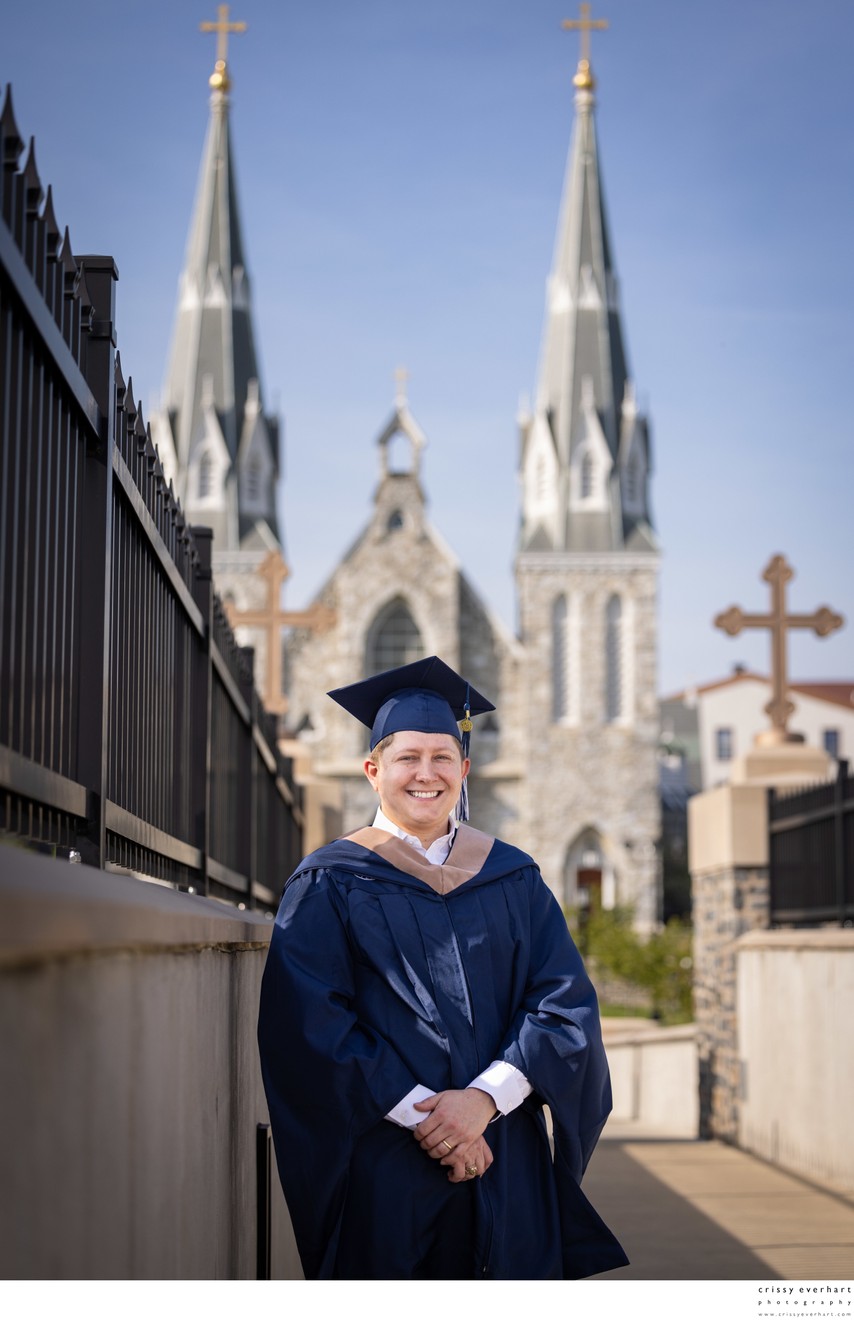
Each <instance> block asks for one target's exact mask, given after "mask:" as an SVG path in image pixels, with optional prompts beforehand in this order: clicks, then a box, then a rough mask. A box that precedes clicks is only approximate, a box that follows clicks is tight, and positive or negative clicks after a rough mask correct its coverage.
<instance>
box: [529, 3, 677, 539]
mask: <svg viewBox="0 0 854 1321" xmlns="http://www.w3.org/2000/svg"><path fill="white" fill-rule="evenodd" d="M563 26H564V28H568V29H580V31H581V58H580V60H579V63H578V69H577V72H576V74H575V77H574V79H573V82H574V85H575V89H576V91H575V124H574V128H573V135H572V142H571V144H570V149H569V157H568V161H567V168H566V177H565V182H564V191H563V199H562V203H561V211H560V218H559V222H558V230H557V238H556V242H555V250H554V257H553V261H552V268H551V273H550V276H549V280H548V284H547V292H546V312H545V322H544V327H543V335H542V340H541V347H540V362H539V371H538V380H537V393H536V398H535V405H534V411H533V414H532V415H530V416H526V417H524V418H523V419H522V458H521V467H522V478H523V492H524V494H523V510H522V531H521V547H520V548H521V549H522V550H525V549H528V548H530V549H554V550H579V551H583V550H589V551H602V550H620V549H623V548H626V547H631V548H632V549H635V548H642V547H643V546H647V547H649V548H652V547H653V545H654V541H653V538H652V533H651V528H650V526H649V524H650V516H649V508H648V497H647V487H648V473H649V467H650V459H649V442H648V433H647V427H646V422H645V420H644V419H643V418H641V417H640V416H639V415H638V413H637V409H636V406H635V400H634V390H633V387H632V384H631V381H630V378H629V373H628V366H627V362H626V354H625V349H624V344H623V329H622V322H621V316H620V308H619V301H618V290H617V279H616V274H615V269H614V262H613V257H612V248H611V240H610V235H609V230H608V223H607V218H606V213H605V202H604V196H603V190H602V177H601V172H600V167H599V149H598V143H597V138H596V123H595V116H594V109H595V96H594V89H595V80H594V78H593V72H592V68H591V63H590V47H589V41H590V31H591V29H595V28H605V27H607V22H606V21H605V20H603V19H591V18H590V5H589V4H582V5H581V18H580V19H568V20H565V21H564V24H563Z"/></svg>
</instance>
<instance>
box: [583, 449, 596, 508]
mask: <svg viewBox="0 0 854 1321" xmlns="http://www.w3.org/2000/svg"><path fill="white" fill-rule="evenodd" d="M595 481H596V468H595V464H594V462H593V455H592V454H591V453H590V450H586V451H585V453H584V455H583V457H582V460H581V498H582V500H589V499H590V497H591V495H592V494H593V487H594V484H595Z"/></svg>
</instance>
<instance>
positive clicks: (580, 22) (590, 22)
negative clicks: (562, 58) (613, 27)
mask: <svg viewBox="0 0 854 1321" xmlns="http://www.w3.org/2000/svg"><path fill="white" fill-rule="evenodd" d="M578 7H579V9H580V10H581V17H580V18H565V19H564V20H563V22H562V23H561V27H562V28H566V29H567V30H568V31H572V30H574V29H579V28H580V30H581V59H582V60H583V61H584V62H585V63H586V64H589V63H590V32H591V30H592V29H593V28H606V27H607V26H608V20H607V18H591V17H590V5H589V4H581V5H579V6H578Z"/></svg>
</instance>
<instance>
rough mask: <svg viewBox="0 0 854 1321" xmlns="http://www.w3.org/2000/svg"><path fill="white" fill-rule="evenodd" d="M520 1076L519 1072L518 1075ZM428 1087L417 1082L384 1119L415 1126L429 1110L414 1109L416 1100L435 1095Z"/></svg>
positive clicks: (400, 1124)
mask: <svg viewBox="0 0 854 1321" xmlns="http://www.w3.org/2000/svg"><path fill="white" fill-rule="evenodd" d="M519 1076H520V1077H521V1076H522V1075H521V1074H520V1075H519ZM435 1095H436V1093H435V1092H431V1091H430V1088H429V1087H422V1085H421V1083H418V1085H417V1086H416V1087H413V1089H412V1091H411V1092H407V1093H406V1095H405V1096H404V1098H403V1100H402V1101H398V1103H397V1105H396V1106H395V1107H394V1109H393V1110H389V1112H388V1114H387V1115H386V1119H390V1120H391V1122H392V1123H393V1124H398V1125H399V1126H400V1127H401V1128H417V1127H418V1125H419V1124H420V1123H421V1120H422V1119H426V1118H427V1116H428V1114H429V1113H430V1112H429V1110H414V1109H413V1106H414V1105H415V1102H416V1101H424V1100H426V1099H427V1097H428V1096H435Z"/></svg>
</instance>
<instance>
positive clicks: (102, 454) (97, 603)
mask: <svg viewBox="0 0 854 1321" xmlns="http://www.w3.org/2000/svg"><path fill="white" fill-rule="evenodd" d="M79 264H80V267H81V268H82V271H83V274H84V275H85V283H86V289H87V292H88V299H89V300H90V301H91V307H92V320H91V329H90V330H89V333H88V336H87V339H88V342H87V344H86V352H85V358H84V362H83V363H82V364H81V365H82V366H83V371H84V374H85V377H86V382H87V384H88V386H89V389H90V390H91V391H92V395H93V397H94V399H95V401H96V403H97V405H98V408H99V410H100V413H101V428H102V434H101V435H100V436H99V437H98V441H97V447H96V448H95V447H93V449H92V450H90V452H89V454H87V458H86V463H85V466H84V474H83V486H84V490H83V499H82V501H81V514H82V528H83V535H82V536H81V538H80V578H81V582H82V584H83V588H82V591H81V595H80V601H81V611H82V617H81V620H80V635H79V636H80V708H79V719H78V724H77V729H78V750H77V773H78V776H79V779H80V781H81V782H82V783H83V784H84V785H85V786H86V788H87V789H88V790H89V799H90V804H89V822H88V828H87V833H86V838H84V839H81V840H80V852H81V855H82V858H83V861H84V862H88V863H91V864H92V865H93V866H95V867H103V866H104V863H105V861H106V856H107V832H106V816H105V808H104V803H105V800H106V796H107V736H108V726H107V722H108V719H109V709H110V603H111V583H110V571H111V543H112V523H113V495H112V482H113V447H114V444H115V421H116V408H115V351H116V340H115V321H116V281H117V280H118V278H119V273H118V271H117V269H116V264H115V262H114V261H113V259H112V257H99V256H94V257H81V258H80V262H79Z"/></svg>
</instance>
